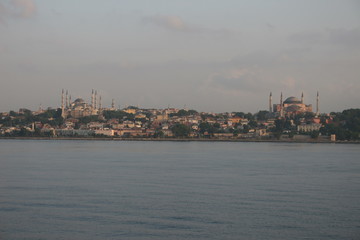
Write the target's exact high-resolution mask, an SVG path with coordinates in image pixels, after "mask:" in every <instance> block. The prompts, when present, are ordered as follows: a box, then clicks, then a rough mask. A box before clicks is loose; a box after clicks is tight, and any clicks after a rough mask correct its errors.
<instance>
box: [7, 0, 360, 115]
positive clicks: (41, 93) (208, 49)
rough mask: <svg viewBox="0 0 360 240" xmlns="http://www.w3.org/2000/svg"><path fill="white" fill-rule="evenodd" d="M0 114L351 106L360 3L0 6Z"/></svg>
mask: <svg viewBox="0 0 360 240" xmlns="http://www.w3.org/2000/svg"><path fill="white" fill-rule="evenodd" d="M0 83H1V85H0V111H9V110H18V109H19V108H20V107H26V108H29V109H32V110H36V109H38V107H39V105H40V104H42V106H43V107H49V106H50V107H59V106H60V93H61V89H62V88H64V89H68V90H69V92H70V93H71V95H72V99H75V98H76V97H82V98H84V99H85V100H86V101H89V100H90V94H91V89H97V90H98V91H99V92H100V94H101V95H102V99H103V106H104V107H106V106H109V105H110V104H111V99H112V98H114V99H115V103H116V105H120V106H121V107H124V106H125V105H139V106H140V107H145V108H152V107H154V108H164V107H167V106H168V105H170V106H171V107H178V108H182V107H184V105H186V107H187V108H192V109H196V110H199V111H212V112H226V111H228V112H230V111H244V112H253V113H254V112H257V111H258V110H267V109H268V96H269V92H270V91H272V92H273V99H274V100H273V101H274V102H278V101H279V98H280V92H281V91H282V92H283V94H284V98H286V97H289V96H296V97H300V95H301V92H304V95H305V102H306V103H309V104H313V105H315V98H316V91H319V92H320V110H321V112H329V111H342V110H343V109H347V108H359V107H360V94H359V92H360V1H356V0H355V1H346V0H337V1H332V0H316V1H313V0H305V1H291V0H283V1H280V0H279V1H271V0H266V1H241V0H223V1H219V0H191V1H190V0H131V1H122V0H106V1H101V0H61V1H59V0H0Z"/></svg>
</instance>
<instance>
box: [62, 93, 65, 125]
mask: <svg viewBox="0 0 360 240" xmlns="http://www.w3.org/2000/svg"><path fill="white" fill-rule="evenodd" d="M61 117H62V118H65V106H64V89H62V91H61Z"/></svg>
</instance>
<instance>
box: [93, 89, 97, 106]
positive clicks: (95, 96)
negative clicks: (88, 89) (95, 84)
mask: <svg viewBox="0 0 360 240" xmlns="http://www.w3.org/2000/svg"><path fill="white" fill-rule="evenodd" d="M96 98H97V91H96V90H95V95H94V109H96V107H97V106H96Z"/></svg>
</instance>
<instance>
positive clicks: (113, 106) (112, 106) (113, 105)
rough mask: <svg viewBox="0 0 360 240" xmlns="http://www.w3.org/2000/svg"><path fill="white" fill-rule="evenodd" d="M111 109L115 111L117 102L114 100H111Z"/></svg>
mask: <svg viewBox="0 0 360 240" xmlns="http://www.w3.org/2000/svg"><path fill="white" fill-rule="evenodd" d="M111 109H115V102H114V99H112V100H111Z"/></svg>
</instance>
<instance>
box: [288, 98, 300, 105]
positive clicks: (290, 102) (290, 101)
mask: <svg viewBox="0 0 360 240" xmlns="http://www.w3.org/2000/svg"><path fill="white" fill-rule="evenodd" d="M284 103H287V104H296V103H301V101H300V100H299V99H297V98H296V97H288V98H287V99H286V100H285V101H284Z"/></svg>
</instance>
